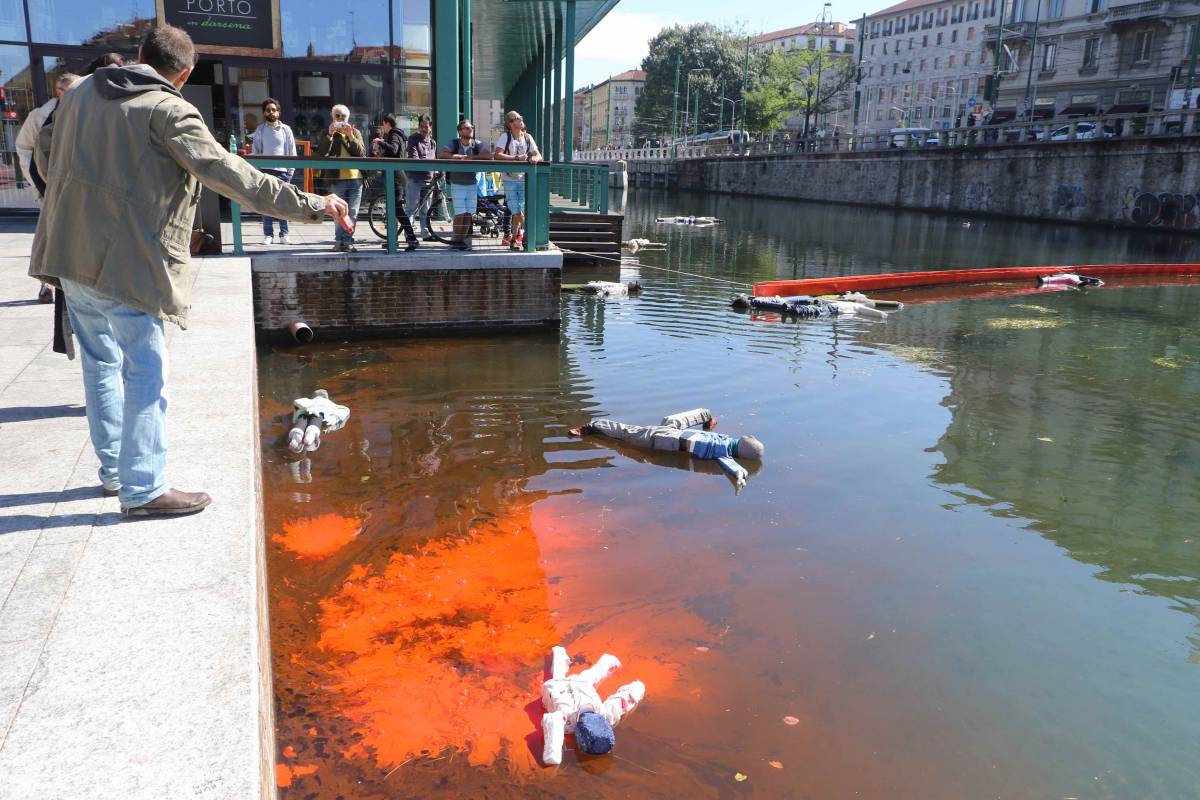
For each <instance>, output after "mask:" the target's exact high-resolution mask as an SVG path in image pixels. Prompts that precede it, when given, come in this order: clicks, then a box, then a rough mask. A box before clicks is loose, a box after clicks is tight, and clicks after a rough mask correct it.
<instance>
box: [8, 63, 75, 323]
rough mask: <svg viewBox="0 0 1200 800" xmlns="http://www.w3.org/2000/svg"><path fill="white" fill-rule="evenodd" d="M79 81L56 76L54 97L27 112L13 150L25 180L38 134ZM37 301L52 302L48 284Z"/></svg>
mask: <svg viewBox="0 0 1200 800" xmlns="http://www.w3.org/2000/svg"><path fill="white" fill-rule="evenodd" d="M77 80H79V76H78V75H75V74H73V73H70V72H64V73H63V74H62V75H59V76H58V80H56V81H55V82H54V97H51V98H50V99H49V100H48V101H46V102H45V103H43V104H42V105H40V106H38V107H37V108H35V109H34V110H33V111H30V112H29V116H28V117H26V118H25V122H24V123H23V124H22V125H21V130H19V131H17V141H16V146H15V148H14V149H15V150H16V151H17V160H18V161H19V162H20V164H21V174H22V175H24V176H25V180H26V181H29V182H30V183H33V178H32V173H31V172H30V171H29V166H30V164H31V163H32V162H33V148H34V147H36V146H37V139H38V133H39V132H41V130H42V126H43V125H45V124H46V120H48V119H49V118H50V115H51V114H52V113H54V109H55V108H57V107H58V101H59V100H61V99H62V96H63V95H64V94H66V93H67V89H70V88H71V87H72V86H73V85H74V84H75V82H76V81H77ZM34 189H35V191H37V199H38V201H39V202H40V201H41V199H42V192H41V189H40V187H38V186H37V184H36V183H35V184H34ZM38 300H40V301H41V302H43V303H53V302H54V289H53V288H51V287H50V285H49V284H48V283H43V284H42V285H41V288H39V289H38Z"/></svg>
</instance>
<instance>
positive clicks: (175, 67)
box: [140, 25, 196, 76]
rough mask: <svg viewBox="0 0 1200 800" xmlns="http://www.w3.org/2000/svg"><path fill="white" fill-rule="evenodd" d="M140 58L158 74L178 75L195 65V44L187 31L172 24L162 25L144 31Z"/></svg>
mask: <svg viewBox="0 0 1200 800" xmlns="http://www.w3.org/2000/svg"><path fill="white" fill-rule="evenodd" d="M140 58H141V62H142V63H143V64H145V65H146V66H148V67H150V68H151V69H153V70H154V71H155V72H157V73H158V74H159V75H163V76H167V75H178V74H179V73H181V72H183V71H184V70H185V69H188V68H189V67H194V66H196V46H195V45H194V44H192V37H190V36H188V35H187V31H185V30H183V29H182V28H176V27H175V26H174V25H163V26H161V27H159V28H151V29H150V30H149V31H147V32H146V38H145V39H142V49H141V53H140Z"/></svg>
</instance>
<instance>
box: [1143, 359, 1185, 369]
mask: <svg viewBox="0 0 1200 800" xmlns="http://www.w3.org/2000/svg"><path fill="white" fill-rule="evenodd" d="M1150 363H1152V364H1153V365H1154V366H1156V367H1162V368H1164V369H1182V368H1183V364H1180V363H1179V361H1178V360H1176V359H1174V358H1171V357H1170V356H1156V357H1155V358H1152V359H1150Z"/></svg>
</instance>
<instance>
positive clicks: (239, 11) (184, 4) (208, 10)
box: [158, 0, 278, 50]
mask: <svg viewBox="0 0 1200 800" xmlns="http://www.w3.org/2000/svg"><path fill="white" fill-rule="evenodd" d="M277 2H278V0H158V8H159V19H161V20H163V21H164V22H167V23H169V24H171V25H175V26H176V27H179V28H183V29H184V30H185V31H187V32H188V35H190V36H191V37H192V41H193V42H195V43H196V45H197V46H198V48H199V49H200V50H204V49H206V48H221V49H224V48H236V49H238V50H274V49H275V25H274V18H275V14H274V10H275V8H276V3H277Z"/></svg>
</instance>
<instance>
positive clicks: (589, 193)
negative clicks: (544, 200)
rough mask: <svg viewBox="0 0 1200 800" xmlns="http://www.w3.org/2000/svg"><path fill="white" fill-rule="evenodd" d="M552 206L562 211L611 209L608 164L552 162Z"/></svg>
mask: <svg viewBox="0 0 1200 800" xmlns="http://www.w3.org/2000/svg"><path fill="white" fill-rule="evenodd" d="M550 207H551V209H554V210H559V211H589V212H592V213H595V214H607V213H608V165H607V164H575V163H571V162H557V163H554V164H551V165H550Z"/></svg>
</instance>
